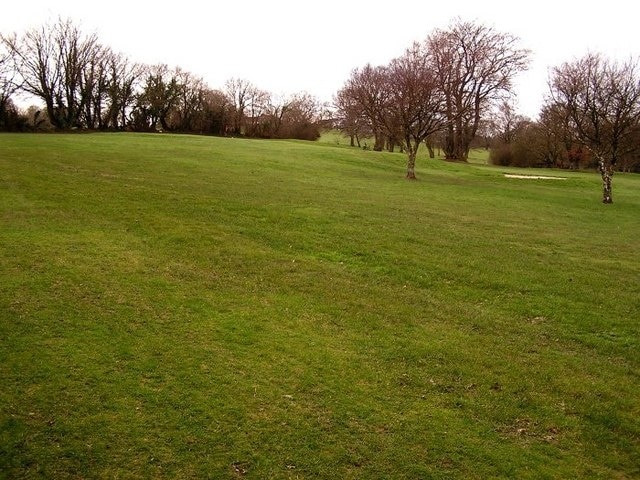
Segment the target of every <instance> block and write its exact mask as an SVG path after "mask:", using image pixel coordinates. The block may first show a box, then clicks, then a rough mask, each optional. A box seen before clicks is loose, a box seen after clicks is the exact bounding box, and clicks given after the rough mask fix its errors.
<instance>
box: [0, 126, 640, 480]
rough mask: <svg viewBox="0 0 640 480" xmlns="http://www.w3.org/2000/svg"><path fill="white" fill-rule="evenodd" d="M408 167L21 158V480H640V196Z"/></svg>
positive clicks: (352, 160) (5, 295) (153, 157)
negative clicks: (414, 177)
mask: <svg viewBox="0 0 640 480" xmlns="http://www.w3.org/2000/svg"><path fill="white" fill-rule="evenodd" d="M404 164H405V158H404V156H402V155H400V154H386V153H375V152H368V151H362V150H358V149H350V148H347V147H342V146H337V145H335V144H334V145H329V144H325V145H322V144H307V143H298V142H285V141H282V142H280V141H278V142H275V141H274V142H265V141H249V140H239V139H220V138H207V137H189V136H161V135H133V134H91V135H37V136H33V135H2V136H0V385H1V387H0V425H1V428H0V477H4V478H23V477H28V478H31V477H43V478H96V477H97V478H101V477H102V478H215V479H218V478H240V477H245V478H254V479H263V478H264V479H267V478H327V479H335V478H367V479H369V478H394V479H396V478H406V479H414V478H452V477H453V478H455V477H458V478H488V477H503V478H532V479H539V478H606V479H609V478H637V477H638V476H640V375H639V374H640V348H639V347H640V345H639V343H640V342H639V338H640V333H639V328H638V325H639V321H638V319H639V318H640V243H639V242H640V178H639V177H638V176H632V175H616V177H615V178H614V201H615V202H616V203H614V204H613V205H611V206H605V205H602V204H601V203H600V198H601V190H600V182H599V177H598V176H597V175H596V174H586V173H571V172H558V171H556V172H542V173H544V174H547V175H549V174H551V175H559V176H566V177H568V180H565V181H552V180H546V181H544V180H538V181H533V180H516V179H507V178H504V176H503V172H504V171H505V169H497V168H493V167H487V166H482V165H457V164H449V163H444V162H441V161H433V160H431V161H429V160H426V159H419V161H418V171H417V173H418V176H419V180H418V181H417V182H407V181H405V180H404V178H403V176H404ZM520 173H522V172H520ZM530 173H541V172H530Z"/></svg>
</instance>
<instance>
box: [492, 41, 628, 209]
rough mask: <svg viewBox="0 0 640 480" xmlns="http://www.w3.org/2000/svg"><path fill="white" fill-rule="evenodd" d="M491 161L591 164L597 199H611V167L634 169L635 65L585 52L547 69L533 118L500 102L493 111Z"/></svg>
mask: <svg viewBox="0 0 640 480" xmlns="http://www.w3.org/2000/svg"><path fill="white" fill-rule="evenodd" d="M494 119H495V122H494V126H495V127H496V130H495V137H496V138H495V140H497V141H496V142H495V145H494V148H493V150H492V160H493V161H494V163H497V164H502V165H516V166H546V167H560V168H585V167H586V168H596V169H597V170H598V171H599V172H600V174H601V176H602V185H603V197H602V201H603V203H612V202H613V196H612V186H611V183H612V178H613V174H614V171H615V170H623V171H640V69H639V66H638V61H637V60H634V59H630V60H628V61H625V62H621V63H620V62H615V61H612V60H610V59H608V58H605V57H604V56H602V55H599V54H595V53H590V54H587V55H585V56H584V57H582V58H579V59H576V60H574V61H571V62H566V63H563V64H562V65H560V66H558V67H556V68H554V69H553V70H552V71H551V75H550V78H549V93H548V95H547V98H546V101H545V104H544V105H543V107H542V110H541V112H540V115H539V118H538V120H537V121H535V122H533V121H531V120H529V119H526V118H523V117H521V116H518V115H517V114H514V112H513V109H512V108H510V107H509V106H508V105H504V106H503V107H502V108H501V109H500V110H499V111H498V112H497V113H496V115H495V117H494Z"/></svg>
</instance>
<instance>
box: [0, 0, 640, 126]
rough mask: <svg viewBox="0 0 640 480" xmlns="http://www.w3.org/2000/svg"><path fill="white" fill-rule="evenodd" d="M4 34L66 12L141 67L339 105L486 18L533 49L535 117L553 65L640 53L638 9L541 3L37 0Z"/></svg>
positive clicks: (524, 103)
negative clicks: (411, 49) (346, 88)
mask: <svg viewBox="0 0 640 480" xmlns="http://www.w3.org/2000/svg"><path fill="white" fill-rule="evenodd" d="M5 3H6V5H4V6H3V7H2V9H1V11H0V31H1V32H3V33H10V32H18V33H20V32H23V31H25V30H26V29H29V28H32V27H37V26H40V25H42V24H43V23H45V22H47V21H54V20H55V19H57V17H59V16H61V17H63V18H71V19H73V20H74V21H75V22H76V23H77V24H79V25H80V27H81V29H82V30H83V31H84V32H86V33H93V32H96V33H97V34H98V37H99V38H100V40H101V41H102V43H104V44H106V45H108V46H110V47H111V48H113V49H114V50H115V51H119V52H122V53H124V54H126V55H127V56H128V57H129V58H131V59H132V60H134V61H137V62H142V63H149V64H152V63H166V64H168V65H169V66H180V67H182V68H183V69H185V70H188V71H190V72H192V73H194V74H196V75H199V76H201V77H203V78H204V79H205V81H206V82H207V83H208V84H209V85H210V86H211V87H214V88H219V87H222V85H223V84H224V82H225V81H226V80H227V79H229V78H231V77H240V78H244V79H247V80H250V81H251V82H252V83H254V84H255V85H256V86H258V87H260V88H262V89H264V90H268V91H270V92H272V93H275V94H287V93H293V92H298V91H303V90H304V91H307V92H309V93H311V94H313V95H316V96H317V97H319V98H320V99H322V100H331V98H332V95H333V94H334V93H335V92H336V91H337V90H338V89H339V88H340V87H341V86H342V84H343V83H344V81H345V80H346V79H347V78H348V76H349V74H350V72H351V70H352V69H353V68H355V67H359V66H362V65H364V64H366V63H367V62H371V63H373V64H382V63H387V62H388V61H389V60H391V59H392V58H393V57H395V56H397V55H400V54H401V53H402V52H403V51H404V49H405V48H406V47H408V46H409V45H410V44H411V42H413V41H414V40H418V41H420V40H423V39H424V38H426V36H427V35H428V34H429V32H430V31H431V30H432V29H433V28H434V27H446V26H447V25H448V24H449V23H450V21H451V19H453V18H455V17H457V16H459V17H461V18H462V19H464V20H476V21H479V22H481V23H483V24H485V25H488V26H492V27H494V28H496V29H498V30H499V31H502V32H509V33H512V34H514V35H517V36H519V37H520V38H521V44H522V46H523V47H525V48H529V49H530V50H532V52H533V61H532V63H531V68H530V70H529V71H528V72H526V73H524V74H522V75H521V76H520V78H519V79H518V82H517V93H518V103H519V107H520V110H521V112H522V113H524V114H527V115H529V116H532V117H535V116H536V115H537V112H538V110H539V107H540V104H541V103H542V100H543V95H544V93H545V92H546V88H547V87H546V82H547V77H548V69H549V68H550V67H551V66H554V65H558V64H560V63H562V62H563V61H568V60H571V59H573V58H575V57H578V56H582V55H584V54H585V53H587V52H589V51H591V52H602V53H604V54H606V55H608V56H610V57H612V58H617V59H621V60H626V59H628V58H629V57H630V56H631V55H639V54H640V33H639V32H640V30H639V26H638V17H637V15H636V11H637V10H636V8H632V7H633V5H634V3H635V2H632V1H630V0H627V1H623V0H607V1H604V2H597V3H598V6H595V4H596V2H592V1H589V0H583V1H573V0H570V1H562V0H537V1H533V2H531V1H530V2H514V1H512V2H506V1H496V0H475V1H474V0H443V1H442V2H437V1H428V0H414V1H411V0H389V1H384V2H382V1H378V0H368V1H367V0H322V1H316V2H306V1H291V0H272V1H260V0H244V1H242V0H239V1H238V0H236V1H227V2H199V1H194V0H180V1H174V2H171V3H168V2H164V1H161V0H156V1H148V0H128V1H124V0H110V1H109V0H107V1H106V2H93V1H91V0H29V1H9V2H5Z"/></svg>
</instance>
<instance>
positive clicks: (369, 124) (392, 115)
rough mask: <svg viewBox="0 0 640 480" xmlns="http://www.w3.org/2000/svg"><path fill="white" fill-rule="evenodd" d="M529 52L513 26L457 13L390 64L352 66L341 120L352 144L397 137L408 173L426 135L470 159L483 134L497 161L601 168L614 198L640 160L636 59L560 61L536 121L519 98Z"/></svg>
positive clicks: (341, 99) (342, 94)
mask: <svg viewBox="0 0 640 480" xmlns="http://www.w3.org/2000/svg"><path fill="white" fill-rule="evenodd" d="M529 55H530V52H529V51H528V50H526V49H523V48H520V47H519V46H518V39H517V38H516V37H514V36H512V35H510V34H507V33H501V32H497V31H496V30H494V29H493V28H490V27H487V26H484V25H481V24H477V23H475V22H466V21H462V20H456V21H454V22H453V23H452V24H451V25H450V26H449V28H448V29H445V30H440V29H436V30H434V31H433V32H432V33H431V34H430V35H429V36H428V37H427V38H426V40H425V41H423V42H422V43H415V44H414V45H413V46H411V47H410V48H408V49H407V50H406V52H405V53H404V55H402V56H401V57H399V58H396V59H393V60H392V61H391V62H389V63H388V64H387V65H382V66H372V65H365V66H364V67H362V68H357V69H355V70H353V72H352V73H351V76H350V78H349V79H348V80H347V81H346V82H345V84H344V86H343V87H342V88H341V89H340V90H339V91H338V93H337V94H336V96H335V104H336V108H337V111H338V119H339V126H340V128H341V129H342V130H343V131H344V132H345V133H346V134H347V135H349V136H351V142H352V144H354V143H355V142H359V138H360V137H362V136H372V137H373V138H374V146H373V149H374V150H382V149H383V148H385V147H386V148H388V149H389V150H391V151H392V150H393V148H394V147H395V146H398V145H399V146H400V147H401V148H402V149H403V150H404V151H405V152H406V153H407V157H408V160H407V175H406V176H407V178H409V179H414V178H415V159H416V153H417V149H418V146H419V145H420V144H421V143H424V144H426V146H427V148H428V149H429V151H430V155H431V156H433V146H434V144H437V145H438V146H439V147H440V148H441V149H442V151H443V152H444V156H445V158H446V159H448V160H461V161H465V160H466V159H467V157H468V154H469V149H470V148H471V146H472V142H473V141H474V140H476V141H477V138H478V137H479V136H480V134H481V133H482V134H483V135H482V136H484V137H485V138H490V137H492V142H488V143H493V147H494V148H493V152H492V158H493V159H494V161H495V163H501V164H515V165H519V166H525V165H526V166H530V165H536V166H552V167H564V168H567V167H569V168H571V167H578V166H581V167H582V166H594V167H596V168H597V169H598V170H599V172H600V173H601V175H602V182H603V202H604V203H612V202H613V198H612V192H611V182H612V177H613V173H614V171H615V170H616V169H630V168H635V167H633V165H636V164H637V165H640V158H638V157H639V153H640V74H639V73H640V72H639V70H638V62H637V61H636V60H629V61H627V62H624V63H617V62H613V61H610V60H609V59H606V58H604V57H603V56H601V55H598V54H588V55H586V56H585V57H584V58H582V59H578V60H575V61H573V62H567V63H564V64H562V65H561V66H559V67H556V68H555V69H553V70H552V72H551V76H550V80H549V94H548V96H547V99H546V102H545V104H544V105H543V107H542V110H541V113H540V118H539V120H538V121H536V122H533V121H531V120H529V119H526V118H524V117H522V116H519V115H518V114H517V113H516V112H515V109H514V108H513V106H512V103H511V100H512V99H513V96H512V93H513V92H512V89H513V88H512V87H513V83H512V82H513V79H514V77H515V76H516V75H517V74H518V73H519V72H521V71H523V70H525V69H526V68H527V66H528V62H529Z"/></svg>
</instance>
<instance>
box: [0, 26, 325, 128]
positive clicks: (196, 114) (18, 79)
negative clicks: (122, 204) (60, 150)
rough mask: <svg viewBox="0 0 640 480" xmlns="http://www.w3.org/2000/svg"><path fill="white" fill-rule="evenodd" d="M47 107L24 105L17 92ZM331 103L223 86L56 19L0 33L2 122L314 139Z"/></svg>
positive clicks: (231, 83) (246, 85)
mask: <svg viewBox="0 0 640 480" xmlns="http://www.w3.org/2000/svg"><path fill="white" fill-rule="evenodd" d="M21 92H22V93H26V94H29V95H31V96H33V97H36V98H37V99H39V100H40V101H41V102H42V104H43V108H42V109H38V108H34V107H32V108H30V109H29V110H28V111H27V112H20V110H19V109H18V108H17V107H16V105H15V102H14V101H13V98H14V95H16V94H19V93H21ZM325 110H326V108H325V106H324V105H322V104H321V103H320V102H319V101H318V99H316V98H315V97H313V96H311V95H309V94H307V93H298V94H294V95H291V96H277V95H273V94H271V93H269V92H267V91H264V90H261V89H259V88H258V87H256V86H255V85H253V84H252V83H251V82H250V81H248V80H244V79H238V78H232V79H230V80H228V81H227V82H226V83H225V85H224V86H223V87H222V88H220V89H214V88H211V87H209V86H208V85H207V84H206V83H205V82H204V80H203V79H202V78H200V77H198V76H197V75H195V74H193V73H191V72H187V71H185V70H182V69H181V68H179V67H176V68H169V67H168V66H167V65H164V64H159V65H144V64H140V63H135V62H133V61H131V60H130V59H129V58H128V57H126V56H125V55H123V54H120V53H116V52H114V51H113V50H112V49H111V48H109V47H108V46H105V45H103V44H102V43H101V42H100V41H99V39H98V37H97V36H96V35H95V34H92V35H86V34H84V33H83V32H82V31H81V30H80V28H79V27H78V26H77V25H75V24H74V23H73V22H72V21H70V20H63V19H59V20H58V21H57V22H55V23H54V24H52V25H43V26H41V27H39V28H34V29H31V30H29V31H26V32H24V33H23V34H20V35H18V34H15V33H13V34H2V33H0V130H17V131H20V130H38V129H44V128H52V129H56V130H71V129H89V130H133V131H167V132H185V133H201V134H212V135H243V136H250V137H260V138H300V139H316V138H318V137H319V132H320V125H321V123H322V121H323V117H324V116H325V114H326V112H325Z"/></svg>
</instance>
